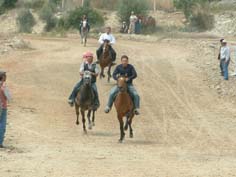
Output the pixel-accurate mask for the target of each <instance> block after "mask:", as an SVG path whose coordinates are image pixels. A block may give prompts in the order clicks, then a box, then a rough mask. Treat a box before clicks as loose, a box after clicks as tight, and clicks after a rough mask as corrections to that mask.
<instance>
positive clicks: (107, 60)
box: [99, 40, 113, 82]
mask: <svg viewBox="0 0 236 177" xmlns="http://www.w3.org/2000/svg"><path fill="white" fill-rule="evenodd" d="M109 47H110V46H109V41H108V40H105V41H104V44H103V52H102V54H101V56H100V57H99V64H100V67H101V73H100V79H101V78H104V77H105V75H104V69H105V68H106V67H108V71H107V75H108V78H107V81H108V82H110V78H111V67H112V66H113V63H112V59H111V56H110V54H109Z"/></svg>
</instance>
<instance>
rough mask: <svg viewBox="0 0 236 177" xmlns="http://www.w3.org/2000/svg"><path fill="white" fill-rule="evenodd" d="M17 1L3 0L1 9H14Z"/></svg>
mask: <svg viewBox="0 0 236 177" xmlns="http://www.w3.org/2000/svg"><path fill="white" fill-rule="evenodd" d="M16 2H17V0H3V2H2V5H1V6H2V7H3V8H5V9H11V8H14V7H15V5H16Z"/></svg>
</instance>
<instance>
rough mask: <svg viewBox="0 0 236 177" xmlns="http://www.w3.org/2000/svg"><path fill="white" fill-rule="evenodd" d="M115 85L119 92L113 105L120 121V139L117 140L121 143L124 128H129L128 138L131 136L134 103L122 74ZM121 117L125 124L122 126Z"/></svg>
mask: <svg viewBox="0 0 236 177" xmlns="http://www.w3.org/2000/svg"><path fill="white" fill-rule="evenodd" d="M117 86H118V88H119V92H118V94H117V96H116V99H115V102H114V105H115V108H116V112H117V117H118V120H119V123H120V139H119V142H120V143H122V142H123V140H124V137H125V132H124V130H127V129H128V127H129V130H130V138H133V129H132V127H131V124H132V119H133V117H134V112H133V109H134V105H133V101H132V99H131V97H130V95H129V93H128V87H127V83H126V78H125V77H124V76H120V77H119V78H118V80H117ZM123 117H126V124H125V127H124V121H123Z"/></svg>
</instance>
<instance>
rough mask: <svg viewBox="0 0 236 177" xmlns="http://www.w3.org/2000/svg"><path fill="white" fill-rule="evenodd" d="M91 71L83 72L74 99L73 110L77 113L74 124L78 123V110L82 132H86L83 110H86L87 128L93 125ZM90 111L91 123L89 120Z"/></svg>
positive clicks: (93, 108)
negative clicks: (81, 80)
mask: <svg viewBox="0 0 236 177" xmlns="http://www.w3.org/2000/svg"><path fill="white" fill-rule="evenodd" d="M91 79H92V76H91V73H90V72H89V71H85V72H84V74H83V84H82V86H81V88H80V90H79V92H78V94H77V96H76V99H75V112H76V115H77V120H76V124H77V125H78V124H79V112H81V115H82V122H83V129H84V132H85V133H87V130H86V126H85V111H88V114H87V118H88V122H89V129H92V126H94V125H95V123H94V119H95V111H96V109H95V107H94V104H93V103H94V91H93V88H92V86H91ZM91 112H92V123H91V120H90V116H91Z"/></svg>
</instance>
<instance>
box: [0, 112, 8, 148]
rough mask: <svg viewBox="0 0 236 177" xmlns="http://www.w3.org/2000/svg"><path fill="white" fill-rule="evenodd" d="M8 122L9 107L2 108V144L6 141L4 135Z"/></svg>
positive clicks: (0, 134)
mask: <svg viewBox="0 0 236 177" xmlns="http://www.w3.org/2000/svg"><path fill="white" fill-rule="evenodd" d="M6 124H7V109H2V112H1V115H0V145H2V143H3V141H4V135H5V132H6Z"/></svg>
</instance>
